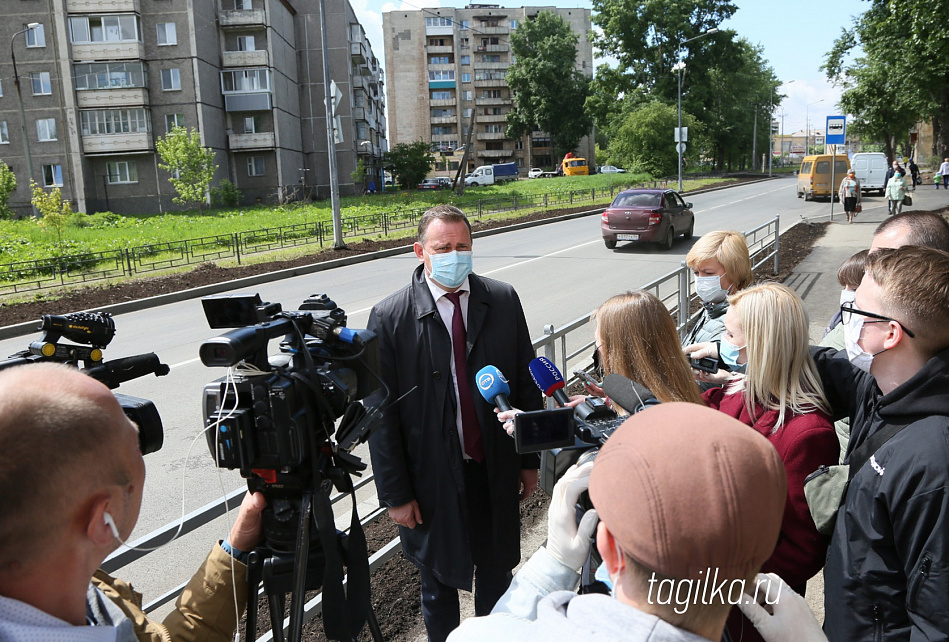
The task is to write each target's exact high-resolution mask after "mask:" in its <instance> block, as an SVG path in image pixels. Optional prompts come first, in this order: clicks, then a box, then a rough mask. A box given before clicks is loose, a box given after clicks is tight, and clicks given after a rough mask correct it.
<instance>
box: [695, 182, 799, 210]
mask: <svg viewBox="0 0 949 642" xmlns="http://www.w3.org/2000/svg"><path fill="white" fill-rule="evenodd" d="M792 187H797V185H784V186H783V187H778V188H776V189H772V190H768V191H767V192H761V193H759V194H754V195H752V196H746V197H745V198H739V199H738V200H735V201H730V202H728V203H722V204H721V205H714V206H712V207H707V208H705V209H701V210H692V211H693V213H695V214H702V213H704V212H710V211H712V210H717V209H718V208H720V207H729V206H731V205H735V204H737V203H741V202H743V201H750V200H751V199H753V198H757V197H759V196H764V195H765V194H773V193H774V192H780V191H781V190H783V189H790V188H792ZM686 196H688V194H686Z"/></svg>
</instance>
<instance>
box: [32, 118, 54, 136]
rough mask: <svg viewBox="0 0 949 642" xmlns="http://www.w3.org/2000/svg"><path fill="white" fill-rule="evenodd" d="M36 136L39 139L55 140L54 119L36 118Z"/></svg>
mask: <svg viewBox="0 0 949 642" xmlns="http://www.w3.org/2000/svg"><path fill="white" fill-rule="evenodd" d="M36 138H37V139H38V140H40V141H51V140H56V119H55V118H40V119H38V120H37V121H36Z"/></svg>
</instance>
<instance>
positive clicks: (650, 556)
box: [449, 403, 823, 642]
mask: <svg viewBox="0 0 949 642" xmlns="http://www.w3.org/2000/svg"><path fill="white" fill-rule="evenodd" d="M588 484H589V493H590V498H591V499H592V501H593V505H594V507H595V511H592V510H591V511H588V512H587V513H586V514H585V515H584V516H583V518H582V519H581V520H580V523H579V526H578V525H577V517H576V516H577V509H576V504H577V500H578V498H579V496H580V494H581V493H582V492H583V491H585V490H586V488H587V485H588ZM786 493H787V490H786V481H785V474H784V466H783V465H782V463H781V460H780V458H779V457H778V454H777V452H776V451H775V450H774V448H773V447H772V446H771V445H770V444H769V443H768V441H767V440H766V439H765V438H764V437H763V436H762V435H760V434H756V433H755V432H754V431H752V430H748V428H747V427H746V426H744V425H742V424H741V423H740V422H738V421H736V420H734V419H732V418H730V417H727V416H725V415H724V414H722V413H720V412H717V411H715V410H711V409H709V408H704V407H701V406H699V405H696V404H687V403H667V404H660V405H657V406H654V407H651V408H647V409H645V410H643V411H641V412H639V413H638V414H635V415H633V416H632V417H631V418H630V419H628V420H627V421H626V422H625V423H624V424H623V425H622V426H621V427H620V428H618V429H617V430H616V432H615V433H614V434H613V435H612V436H611V437H610V439H609V440H608V441H607V442H606V444H605V445H604V446H603V447H602V448H601V450H600V453H599V455H598V456H597V458H596V460H595V461H594V463H593V464H592V466H589V465H588V466H585V467H582V468H573V469H571V470H570V471H569V472H568V473H567V474H565V475H564V477H563V478H562V479H561V480H560V481H559V482H558V483H557V486H556V488H555V491H554V493H553V497H552V499H551V504H550V511H549V523H548V538H547V543H546V544H545V545H544V546H543V547H541V548H540V549H539V550H538V551H537V552H536V553H534V555H533V556H532V557H531V558H530V560H528V562H527V563H526V564H525V565H524V567H523V568H522V569H521V570H520V571H519V572H518V573H517V575H515V577H514V582H513V584H512V585H511V587H510V589H509V590H508V592H507V593H505V594H504V596H503V597H502V598H501V600H500V601H499V602H498V604H497V605H496V606H495V608H494V610H493V611H492V613H491V615H489V616H487V617H482V618H472V619H469V620H467V621H466V622H464V623H463V624H462V626H461V627H460V628H459V629H457V630H456V631H455V632H454V633H453V634H452V635H451V637H450V638H449V640H451V641H453V642H464V641H466V640H479V641H480V640H490V639H505V640H507V639H518V640H527V639H538V640H549V639H566V640H619V639H623V640H647V639H648V640H664V641H665V640H684V641H692V642H698V641H700V640H716V641H717V640H719V639H721V637H722V632H723V630H724V626H725V620H726V617H727V616H728V612H729V610H730V609H731V606H732V605H734V604H736V603H742V604H741V608H742V609H743V610H745V609H747V610H748V611H749V612H750V613H752V616H753V618H754V620H755V622H756V625H757V626H759V630H761V631H762V633H765V634H766V635H767V639H768V640H771V641H777V640H816V639H823V638H822V635H821V633H820V628H819V626H818V625H817V623H816V621H815V620H814V619H813V617H812V616H811V615H810V614H809V612H808V610H807V606H806V604H804V602H803V600H802V599H801V598H800V597H799V596H797V595H794V594H793V593H792V592H791V591H790V590H789V589H788V587H787V586H786V585H784V584H783V583H782V582H781V581H780V580H779V579H777V578H771V577H768V576H757V579H756V573H757V572H758V569H759V567H760V566H761V564H762V563H763V562H764V561H765V560H766V559H768V557H769V556H770V555H771V552H772V551H773V549H774V546H775V543H776V542H777V540H778V533H779V530H780V526H781V516H782V513H783V509H784V502H785V496H786ZM596 517H599V519H600V520H601V521H600V523H599V525H598V526H596V545H597V549H598V550H599V552H600V554H601V555H602V557H603V561H604V564H605V565H606V568H607V570H608V571H609V575H610V578H611V581H612V583H613V587H614V594H613V598H615V599H611V598H610V597H609V596H606V595H602V594H596V593H591V594H585V595H577V594H576V593H574V592H573V590H574V589H575V587H576V586H577V583H578V581H579V575H578V572H577V571H578V569H579V568H580V567H581V565H582V564H583V562H584V560H586V558H587V553H588V551H589V547H590V544H591V541H590V535H591V534H592V533H593V530H594V523H595V518H596ZM724 586H727V587H728V588H727V589H723V588H721V587H724ZM716 587H719V588H718V590H716ZM734 587H737V590H733V589H734ZM769 587H770V590H769ZM682 589H685V594H684V593H683V592H682ZM742 589H744V591H745V592H747V593H748V594H749V596H752V598H753V599H754V600H755V601H754V603H749V604H743V602H745V601H749V602H750V601H751V600H749V598H748V597H743V595H742ZM759 589H760V590H759ZM772 592H773V593H777V592H780V593H781V596H780V598H779V599H771V600H768V601H767V602H766V604H767V607H766V608H767V609H769V611H768V612H764V613H763V612H762V611H761V609H760V608H759V607H758V605H757V603H758V602H761V601H763V600H764V598H763V596H764V594H765V593H767V594H769V595H771V596H772V597H774V596H773V595H772ZM726 593H727V595H726ZM683 595H684V599H683Z"/></svg>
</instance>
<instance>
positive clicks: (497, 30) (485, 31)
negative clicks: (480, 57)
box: [477, 27, 511, 36]
mask: <svg viewBox="0 0 949 642" xmlns="http://www.w3.org/2000/svg"><path fill="white" fill-rule="evenodd" d="M477 33H478V35H479V36H500V35H505V36H506V35H507V34H509V33H511V30H510V29H509V28H508V27H478V32H477Z"/></svg>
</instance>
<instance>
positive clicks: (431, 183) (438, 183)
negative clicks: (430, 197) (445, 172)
mask: <svg viewBox="0 0 949 642" xmlns="http://www.w3.org/2000/svg"><path fill="white" fill-rule="evenodd" d="M445 181H447V183H446V182H445ZM447 187H451V179H448V178H445V177H444V176H437V177H435V178H426V179H425V180H424V181H422V182H421V183H419V185H418V188H419V189H423V190H434V189H445V188H447Z"/></svg>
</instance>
